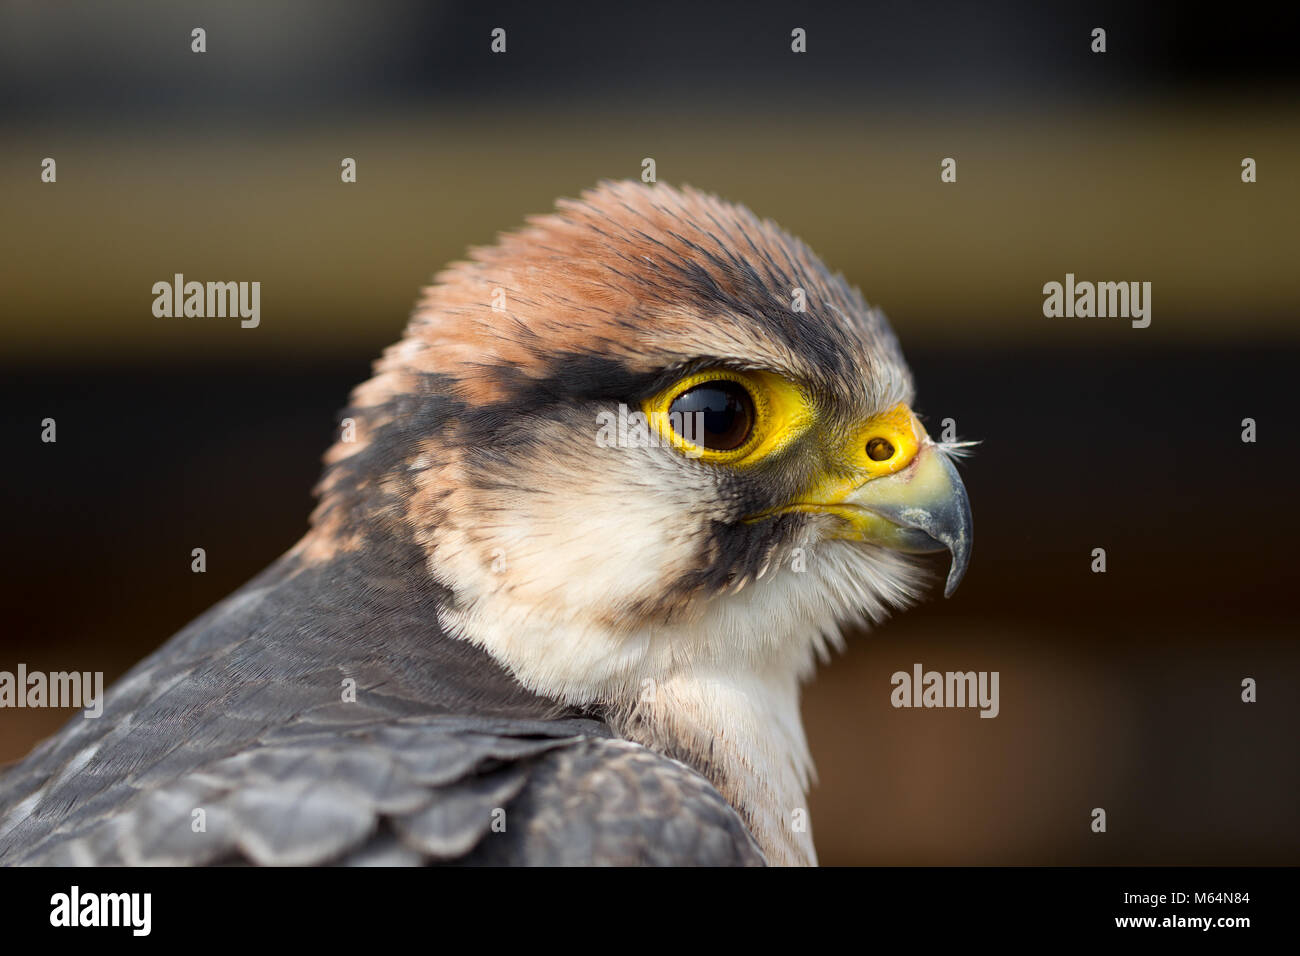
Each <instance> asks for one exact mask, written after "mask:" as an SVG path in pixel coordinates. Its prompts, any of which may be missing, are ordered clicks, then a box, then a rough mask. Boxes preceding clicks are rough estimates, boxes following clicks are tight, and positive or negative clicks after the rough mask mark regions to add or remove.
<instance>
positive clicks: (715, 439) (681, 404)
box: [668, 381, 754, 451]
mask: <svg viewBox="0 0 1300 956" xmlns="http://www.w3.org/2000/svg"><path fill="white" fill-rule="evenodd" d="M668 411H669V414H670V416H671V420H672V423H673V428H674V429H676V431H677V433H678V434H679V435H681V436H682V437H683V438H685V439H686V440H687V441H691V442H694V443H695V444H697V445H702V446H703V447H705V448H708V449H710V450H712V451H733V450H735V449H737V448H739V447H740V446H741V445H743V444H745V442H746V441H747V440H748V439H749V435H750V433H751V432H752V431H753V429H754V400H753V398H751V397H750V394H749V392H748V391H746V390H745V388H744V386H742V385H740V384H739V383H737V382H729V381H718V382H706V383H704V384H702V385H696V386H695V387H694V388H691V389H687V390H686V391H685V392H682V394H680V395H678V396H677V397H676V398H675V399H673V402H672V404H671V405H670V406H669V408H668Z"/></svg>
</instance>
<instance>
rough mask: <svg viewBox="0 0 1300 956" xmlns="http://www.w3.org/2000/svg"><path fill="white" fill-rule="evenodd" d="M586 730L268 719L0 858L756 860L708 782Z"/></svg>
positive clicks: (569, 723)
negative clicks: (216, 750)
mask: <svg viewBox="0 0 1300 956" xmlns="http://www.w3.org/2000/svg"><path fill="white" fill-rule="evenodd" d="M596 728H600V725H596V724H593V723H592V722H590V721H583V720H559V721H518V720H484V719H476V718H466V717H437V716H431V717H422V718H406V719H403V720H401V721H398V722H394V723H387V724H381V725H377V726H375V725H366V726H361V727H355V728H350V729H348V730H345V731H341V732H340V731H339V730H335V731H332V732H322V731H320V730H319V729H318V728H316V727H313V728H311V729H310V730H308V731H305V732H301V731H300V732H296V733H295V732H294V731H293V730H292V729H286V728H279V729H277V730H276V731H273V732H271V733H269V734H267V735H266V739H265V740H263V741H261V742H259V744H258V745H256V746H254V747H252V748H249V749H246V750H243V751H241V752H239V753H236V754H234V755H232V756H229V757H226V758H224V759H220V760H217V761H214V762H211V763H209V764H206V765H204V766H202V767H199V768H197V769H195V770H193V771H191V772H189V773H185V774H183V775H182V776H180V777H177V778H174V779H172V780H170V781H168V782H166V783H158V782H155V783H154V784H152V785H151V786H149V787H147V788H144V789H141V790H140V791H139V792H137V793H136V794H135V795H134V796H133V797H132V798H130V799H128V800H126V801H124V802H122V803H121V804H120V805H118V806H117V807H115V808H114V809H113V810H112V811H110V812H109V813H107V814H98V815H87V814H77V815H75V816H73V817H71V818H70V821H71V822H69V823H67V824H65V825H63V826H61V827H59V828H58V829H56V830H55V831H54V832H53V833H51V834H50V835H49V836H47V837H46V838H45V839H44V840H42V841H41V842H40V843H39V844H38V845H37V846H36V847H33V848H32V849H31V850H29V851H27V852H24V851H23V850H21V849H20V850H19V851H18V853H17V855H16V857H14V858H12V859H11V860H8V861H7V862H14V863H19V864H43V865H81V864H94V865H105V864H110V865H111V864H129V865H141V864H143V865H198V864H213V863H241V862H242V863H256V864H269V865H313V864H330V863H346V864H354V865H406V864H428V863H449V862H459V863H468V864H486V865H491V864H501V863H515V864H540V865H567V864H592V863H604V864H696V863H698V864H709V865H723V864H735V863H761V862H762V856H761V854H760V852H759V851H758V849H757V847H756V846H755V844H754V843H753V840H752V838H751V837H750V836H749V832H748V830H747V829H746V827H745V826H744V824H743V822H742V821H741V820H740V817H739V816H738V815H737V814H736V813H735V811H734V810H732V809H731V807H730V806H729V805H728V804H727V803H726V801H725V800H723V798H722V797H721V795H720V794H718V793H717V791H716V790H714V789H713V787H712V785H711V784H709V783H708V781H706V780H705V779H704V778H703V777H701V776H699V775H698V774H697V773H695V771H693V770H691V769H690V768H688V767H686V766H684V765H682V764H679V763H677V762H676V761H673V760H669V759H668V758H665V757H661V756H659V755H657V754H654V753H652V752H651V751H649V750H646V749H645V748H643V747H640V746H639V745H636V744H632V743H629V742H627V741H622V740H614V739H610V738H606V737H601V736H592V731H593V730H595V729H596ZM600 729H603V728H600ZM196 810H202V811H203V812H202V815H201V818H202V820H203V826H202V827H199V826H197V825H196V821H197V820H198V819H199V818H200V815H198V814H196V813H195V811H196Z"/></svg>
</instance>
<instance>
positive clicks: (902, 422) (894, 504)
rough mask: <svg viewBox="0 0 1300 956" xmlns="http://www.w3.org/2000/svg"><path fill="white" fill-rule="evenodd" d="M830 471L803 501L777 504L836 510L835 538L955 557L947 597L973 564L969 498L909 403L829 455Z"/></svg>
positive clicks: (786, 509) (879, 418) (833, 512)
mask: <svg viewBox="0 0 1300 956" xmlns="http://www.w3.org/2000/svg"><path fill="white" fill-rule="evenodd" d="M831 459H832V460H833V465H832V467H831V468H830V469H829V470H830V471H832V472H833V474H830V475H827V476H826V477H824V478H823V479H822V480H821V481H819V482H818V483H817V486H816V487H815V488H813V489H811V490H809V491H808V492H807V493H806V494H805V495H804V496H802V500H800V501H798V502H795V503H792V504H789V505H786V506H785V507H783V508H779V509H776V511H777V513H780V512H791V511H802V512H810V513H814V514H827V515H834V516H835V517H837V518H839V519H840V522H839V524H838V526H837V527H836V528H835V530H833V531H832V532H831V537H834V538H841V539H848V540H852V541H865V542H868V543H870V544H874V545H876V546H878V547H882V548H888V549H890V550H892V551H905V552H909V553H926V552H931V551H944V550H947V551H948V552H949V553H950V554H951V555H952V562H951V564H950V566H949V569H948V581H947V584H946V585H945V587H944V590H943V593H944V597H952V595H953V592H954V591H956V590H957V585H958V584H960V583H961V579H962V577H963V576H964V575H965V574H966V566H967V565H968V564H969V563H970V552H971V540H972V522H971V514H970V501H969V500H968V499H967V497H966V487H965V486H964V485H963V484H962V481H961V478H960V477H959V476H958V475H957V469H956V468H955V467H953V464H952V461H951V460H950V459H949V457H948V456H947V455H946V454H944V453H943V452H942V451H940V450H939V448H938V447H937V446H936V445H935V444H934V442H933V441H932V440H931V439H930V436H929V435H927V434H926V432H925V428H924V427H922V425H921V423H920V422H919V421H918V420H917V418H916V416H915V415H914V414H913V413H912V410H911V409H910V408H908V407H907V406H906V405H897V406H895V407H894V408H892V409H890V410H889V411H888V412H885V413H883V414H881V415H878V416H876V417H875V418H873V419H872V420H871V421H869V422H867V423H866V424H865V425H864V426H863V427H862V428H861V429H858V430H854V434H853V436H852V438H851V440H850V443H849V445H848V447H847V448H844V449H841V450H840V451H839V452H837V453H834V454H832V455H831Z"/></svg>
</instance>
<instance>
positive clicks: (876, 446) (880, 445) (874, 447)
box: [867, 438, 894, 461]
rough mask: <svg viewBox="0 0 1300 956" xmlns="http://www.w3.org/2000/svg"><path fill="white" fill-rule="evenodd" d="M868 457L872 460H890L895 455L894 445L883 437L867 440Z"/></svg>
mask: <svg viewBox="0 0 1300 956" xmlns="http://www.w3.org/2000/svg"><path fill="white" fill-rule="evenodd" d="M867 457H868V458H870V459H871V460H872V461H888V460H889V459H891V458H893V457H894V446H893V445H891V444H890V443H889V442H888V441H886V440H885V439H883V438H873V439H871V441H869V442H867Z"/></svg>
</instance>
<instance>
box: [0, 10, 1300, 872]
mask: <svg viewBox="0 0 1300 956" xmlns="http://www.w3.org/2000/svg"><path fill="white" fill-rule="evenodd" d="M196 26H200V27H203V28H204V29H205V30H206V31H207V50H208V52H207V53H205V54H202V55H197V54H193V53H191V52H190V30H191V29H192V28H194V27H196ZM497 26H500V27H504V28H505V29H506V30H507V53H506V54H505V55H504V56H500V55H496V56H494V55H492V54H491V53H490V52H489V40H490V38H489V34H490V31H491V29H492V28H493V27H497ZM1098 26H1100V27H1104V28H1105V29H1106V30H1107V41H1108V52H1107V53H1105V54H1100V55H1099V54H1093V53H1091V52H1089V44H1090V32H1091V30H1092V28H1093V27H1098ZM794 27H803V28H805V29H806V30H807V34H808V53H807V54H804V55H795V54H792V53H791V52H790V31H791V29H793V28H794ZM1291 42H1292V34H1291V33H1290V32H1289V31H1288V30H1286V29H1283V28H1282V25H1281V24H1280V22H1279V21H1278V20H1276V19H1275V18H1274V17H1273V16H1272V15H1271V14H1269V13H1268V12H1267V11H1266V10H1263V9H1252V12H1251V14H1250V15H1244V14H1243V15H1242V16H1232V17H1229V16H1214V17H1211V16H1209V15H1208V14H1199V13H1197V12H1195V11H1194V10H1193V8H1189V7H1186V6H1183V7H1181V8H1180V7H1178V6H1175V5H1150V6H1135V5H1132V4H1085V3H1063V4H1054V5H1050V6H1049V5H1045V4H1036V3H1028V2H1026V3H1018V4H1007V3H992V4H988V3H986V4H980V5H971V6H969V7H967V6H966V5H961V4H950V3H939V4H924V5H922V4H909V3H887V4H863V5H859V6H855V7H852V8H844V9H840V8H839V7H838V6H836V5H812V6H807V5H804V4H799V5H794V4H779V3H767V2H760V3H748V4H744V5H739V4H737V5H734V6H730V7H728V6H720V7H718V8H716V9H709V8H705V7H703V5H700V4H677V3H656V4H653V5H650V6H637V7H626V8H624V7H620V6H617V5H611V4H602V5H563V6H543V5H522V4H521V5H506V4H500V5H491V4H468V3H455V4H442V5H438V4H417V3H366V4H362V3H342V2H313V3H308V2H294V3H283V2H279V3H276V2H273V3H264V4H253V3H248V4H243V3H233V4H231V3H223V4H215V3H176V4H162V3H118V4H112V5H106V4H101V3H90V2H85V3H68V4H61V5H59V6H58V7H57V8H55V7H54V6H53V5H50V4H38V3H9V4H5V5H0V142H2V143H3V148H2V149H0V209H2V210H3V221H4V225H5V227H6V228H5V229H3V230H0V346H2V349H3V351H2V352H0V427H2V429H3V431H2V432H0V435H2V437H3V447H4V449H5V453H4V464H5V467H4V468H3V470H0V496H3V497H2V499H0V500H2V501H3V504H4V507H3V509H2V510H0V527H3V540H4V549H3V557H2V558H0V560H2V561H3V564H2V565H0V571H2V574H0V582H2V583H0V620H2V621H3V622H4V623H3V630H2V631H0V635H2V636H0V670H13V669H14V667H15V666H16V664H17V663H18V662H20V661H21V662H24V663H26V664H27V665H28V667H29V668H32V669H40V670H60V669H66V668H76V669H79V670H103V671H105V672H106V675H107V677H108V678H109V679H110V680H111V679H112V678H113V677H114V676H116V675H118V674H120V673H121V672H123V671H124V670H125V669H126V668H127V667H129V666H130V665H131V664H132V663H134V661H136V660H137V659H138V658H140V657H141V656H143V655H144V654H146V653H148V651H150V650H151V649H152V648H154V647H156V646H157V645H158V644H159V643H161V642H162V641H163V640H165V639H166V638H167V637H168V636H169V635H170V634H171V633H173V632H174V631H175V630H177V629H178V628H179V627H181V626H182V625H183V624H185V623H186V622H187V621H188V620H190V619H191V618H192V617H194V616H195V615H197V614H198V613H199V612H201V611H202V610H204V609H205V608H207V607H208V606H210V605H211V604H212V603H213V602H215V601H216V600H218V599H219V598H221V597H223V596H225V595H226V594H228V593H229V592H230V591H232V590H234V589H235V588H236V587H238V586H239V585H240V584H242V583H243V582H244V581H245V580H247V579H248V578H249V577H251V576H252V575H253V574H254V573H256V572H257V571H258V570H260V569H261V568H262V567H264V566H265V565H266V564H268V563H269V562H270V561H271V560H273V559H274V558H275V557H276V556H277V555H279V554H280V553H281V552H282V551H284V550H285V549H287V548H288V547H289V546H290V545H291V544H292V543H293V542H294V541H295V540H296V539H297V537H298V536H299V535H300V534H301V533H302V532H303V530H304V529H305V527H306V517H307V513H308V511H309V510H310V507H311V497H310V489H311V486H312V484H313V483H314V481H315V479H316V476H317V473H318V469H319V457H320V454H321V453H322V452H323V450H324V448H325V447H326V445H327V444H328V443H329V441H330V440H331V436H332V434H333V428H334V423H335V421H336V412H337V410H338V409H340V408H341V407H342V406H343V404H344V401H345V399H346V396H347V393H348V391H349V389H350V388H351V387H352V386H353V385H355V384H356V383H357V382H359V381H361V380H362V379H364V378H365V377H366V376H367V374H368V368H369V363H370V361H371V360H372V359H373V358H374V357H375V356H376V355H377V354H378V352H379V351H380V350H381V349H382V348H383V347H384V346H385V345H387V344H388V343H390V342H392V341H394V340H395V339H396V338H397V337H398V335H399V334H400V332H401V329H402V326H403V324H404V321H405V317H406V314H407V312H408V311H409V308H410V306H411V303H412V302H413V300H414V298H415V295H416V293H417V291H418V289H419V287H420V286H421V285H422V284H424V283H426V282H427V281H428V280H429V278H430V276H431V274H432V273H433V272H434V271H436V270H437V269H439V268H440V267H441V266H442V265H444V264H445V263H446V262H448V261H450V260H453V259H455V258H458V257H460V256H461V255H463V253H464V250H465V248H466V246H468V245H472V244H481V243H487V242H490V241H492V239H493V237H494V236H495V235H496V234H497V232H499V231H500V230H502V229H507V228H511V227H513V226H515V225H517V224H518V223H519V222H520V221H521V219H522V217H523V216H524V215H526V214H529V213H535V212H542V211H545V210H546V209H548V208H549V207H550V205H551V203H552V202H553V200H554V199H555V198H556V197H557V196H562V195H574V194H576V193H577V192H579V191H580V190H582V189H583V188H586V187H588V186H590V185H592V184H594V183H595V182H596V181H598V180H599V179H602V178H636V177H638V176H639V175H640V170H641V160H642V158H643V157H653V158H654V159H655V160H656V163H657V171H658V176H659V178H660V180H661V181H665V182H673V183H690V184H692V185H695V186H699V187H702V188H706V189H709V190H711V191H715V192H718V193H720V194H721V195H723V196H725V197H727V198H729V199H733V200H736V201H739V202H743V203H745V204H747V205H749V206H750V207H751V208H753V209H754V210H755V211H756V212H758V213H759V214H760V215H764V216H770V217H772V218H774V219H776V220H777V221H778V222H780V223H781V224H782V225H784V226H786V227H787V228H788V229H790V230H791V231H792V232H794V233H796V234H798V235H800V236H801V237H802V238H804V239H805V240H807V241H808V242H809V244H810V245H811V246H812V247H813V248H814V249H816V250H817V251H818V252H819V253H820V254H821V255H822V256H823V257H824V258H825V259H826V261H827V262H828V263H829V264H830V265H831V266H832V268H835V269H839V270H842V271H843V272H844V273H845V274H846V276H847V277H848V278H849V279H850V281H852V282H853V283H855V284H857V285H860V286H861V288H862V289H863V291H864V293H865V294H866V296H867V298H868V299H869V300H870V301H872V302H873V303H874V304H877V305H880V306H881V307H882V308H884V309H885V311H886V312H887V313H888V314H889V315H890V317H891V319H892V321H893V323H894V326H895V328H896V329H897V331H898V333H899V336H900V338H901V339H902V342H903V345H904V348H905V350H906V352H907V353H908V356H909V358H910V360H911V363H912V366H913V369H914V371H915V373H916V377H917V380H918V384H919V388H920V398H919V402H918V405H919V411H920V412H921V413H922V415H923V416H924V417H925V418H926V420H927V421H928V422H929V424H930V425H931V428H932V430H938V423H939V421H940V420H941V419H943V418H947V417H951V418H954V419H955V420H956V422H957V425H958V429H959V431H960V433H961V435H962V437H968V438H978V439H981V440H982V441H983V444H982V445H981V446H980V447H979V449H978V451H977V453H976V454H975V455H974V456H973V457H972V458H971V459H970V461H969V463H968V464H967V465H966V466H964V472H965V476H966V479H967V482H968V487H969V489H970V493H971V498H972V501H973V503H974V510H975V518H976V526H977V534H976V542H975V552H974V559H973V563H972V566H971V570H970V573H969V575H968V577H967V579H966V581H965V582H964V583H963V585H962V587H961V589H960V591H959V592H958V593H957V595H956V596H955V597H954V598H953V599H952V600H950V601H942V600H937V599H936V600H933V601H931V602H929V603H927V604H925V605H923V606H921V607H919V608H917V609H915V610H913V611H911V612H909V613H907V614H905V615H901V616H899V617H898V618H896V619H895V620H893V621H891V622H889V623H888V624H886V625H885V626H883V627H881V628H879V629H878V630H877V631H875V632H874V633H872V634H869V635H859V636H857V637H856V638H855V639H853V640H852V641H851V642H850V648H849V651H848V653H847V654H846V655H845V656H844V657H843V658H841V659H839V660H836V661H835V662H833V663H832V665H831V666H829V667H825V668H823V669H822V670H821V672H820V673H819V675H818V677H817V679H816V681H815V682H814V683H813V684H812V685H811V686H810V687H809V688H808V690H807V695H806V704H805V714H806V719H807V725H808V734H809V737H810V739H811V743H812V747H813V751H814V754H815V755H816V757H817V762H818V768H819V772H820V785H819V787H818V788H817V789H816V790H815V791H814V793H813V795H812V798H811V800H812V803H811V810H812V819H813V822H814V828H815V832H816V836H817V844H818V849H819V852H820V854H821V857H822V860H823V862H825V863H832V864H843V863H894V864H898V863H902V864H907V863H964V864H969V863H1011V864H1020V863H1046V864H1070V863H1124V864H1129V863H1132V864H1138V863H1169V864H1208V863H1297V862H1300V800H1297V793H1298V791H1300V748H1298V747H1297V731H1298V730H1300V698H1298V697H1297V689H1298V688H1300V641H1298V640H1297V626H1296V624H1297V622H1296V614H1295V611H1294V601H1295V596H1296V574H1295V567H1296V563H1295V546H1296V541H1297V540H1298V539H1300V518H1298V517H1297V508H1296V505H1295V491H1294V487H1295V482H1296V473H1297V464H1300V451H1297V447H1298V446H1297V438H1298V437H1300V435H1297V425H1296V419H1297V414H1300V405H1298V403H1297V402H1296V400H1295V398H1294V397H1293V389H1294V382H1295V378H1296V374H1297V372H1298V371H1300V326H1298V325H1297V305H1300V270H1298V269H1297V258H1298V257H1297V253H1298V252H1300V241H1298V240H1297V238H1296V233H1295V221H1296V214H1297V211H1298V208H1300V203H1298V200H1300V185H1297V183H1298V181H1300V179H1298V177H1297V171H1300V123H1298V122H1297V120H1300V109H1298V108H1297V93H1300V67H1298V66H1297V60H1296V58H1295V57H1294V55H1293V53H1292V51H1291V46H1290V44H1291ZM47 156H48V157H53V158H55V159H56V161H57V163H58V181H57V183H54V184H46V183H42V182H41V181H40V163H41V160H42V159H43V158H44V157H47ZM345 156H346V157H354V158H355V159H356V160H357V167H358V181H357V182H356V183H355V184H349V185H344V184H342V183H341V182H340V181H339V163H340V161H341V159H342V158H343V157H345ZM949 156H951V157H954V158H956V159H957V162H958V181H957V182H956V183H955V184H942V183H940V181H939V163H940V160H941V159H943V158H944V157H949ZM1247 156H1249V157H1252V158H1254V159H1255V160H1256V161H1257V163H1258V169H1259V181H1258V182H1257V183H1254V184H1251V185H1246V184H1243V183H1242V182H1241V180H1240V170H1241V165H1240V164H1241V160H1242V158H1243V157H1247ZM176 272H181V273H184V274H185V275H186V276H187V277H191V278H194V279H199V280H209V279H211V280H250V281H251V280H257V281H260V282H261V283H262V320H261V326H260V327H259V328H257V329H255V330H243V329H240V328H239V324H238V321H237V320H221V319H190V320H184V319H158V318H155V317H154V316H153V315H152V312H151V305H152V301H153V295H152V293H151V286H152V284H153V283H154V282H156V281H160V280H168V279H170V277H171V276H172V275H173V273H176ZM1067 272H1073V273H1075V274H1076V276H1078V277H1079V279H1091V280H1138V281H1142V280H1146V281H1150V282H1152V284H1153V296H1152V300H1153V313H1152V323H1151V326H1150V328H1147V329H1142V330H1138V329H1133V328H1130V327H1129V324H1128V322H1127V321H1125V320H1120V319H1098V318H1094V319H1082V318H1076V319H1065V318H1060V319H1049V318H1045V317H1044V316H1043V314H1042V299H1043V297H1042V293H1041V289H1042V286H1043V284H1044V283H1045V282H1049V281H1062V280H1063V278H1064V276H1065V273H1067ZM46 417H53V418H55V419H56V420H57V422H58V442H57V444H43V443H42V442H41V441H40V422H41V420H42V419H43V418H46ZM1246 417H1251V418H1255V419H1256V420H1257V422H1258V434H1259V439H1258V442H1256V443H1255V444H1243V443H1242V441H1241V440H1240V435H1241V421H1242V419H1243V418H1246ZM194 547H204V548H205V549H206V550H207V554H208V571H207V573H206V574H193V573H191V572H190V560H191V559H190V550H191V549H192V548H194ZM1095 547H1104V548H1105V549H1106V551H1107V556H1108V571H1107V573H1106V574H1093V573H1091V571H1090V569H1089V566H1090V563H1091V551H1092V549H1093V548H1095ZM941 571H942V568H941V567H940V566H939V565H936V574H938V573H941ZM914 662H921V663H922V664H923V665H924V666H925V667H926V668H927V669H931V668H933V669H937V670H967V669H976V670H998V671H1000V672H1001V715H1000V716H999V717H998V718H997V719H996V720H981V719H979V718H978V717H977V716H976V712H975V711H967V710H894V709H893V708H891V707H890V704H889V692H890V690H891V687H890V683H889V677H890V675H891V674H892V673H893V672H894V671H897V670H910V668H911V665H912V664H913V663H914ZM1244 677H1253V678H1255V679H1256V680H1257V681H1258V684H1259V702H1258V703H1255V704H1251V705H1247V704H1243V703H1242V702H1241V700H1240V685H1241V680H1242V679H1243V678H1244ZM68 716H69V714H68V712H67V711H52V710H22V711H17V710H4V711H0V762H4V761H7V760H12V759H16V758H18V757H20V756H21V755H22V754H24V753H25V752H26V751H27V750H28V749H29V748H30V747H31V746H32V745H33V744H34V743H35V742H36V741H37V740H38V739H40V738H41V737H42V736H44V735H46V734H48V733H50V732H52V731H54V730H55V729H57V727H58V726H59V725H60V724H61V723H62V722H63V721H64V720H66V719H67V717H68ZM1093 807H1104V808H1106V810H1107V813H1108V818H1109V819H1108V832H1107V833H1106V834H1104V835H1098V834H1093V833H1091V832H1090V830H1089V827H1088V824H1089V820H1090V817H1089V814H1090V811H1091V809H1092V808H1093Z"/></svg>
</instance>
